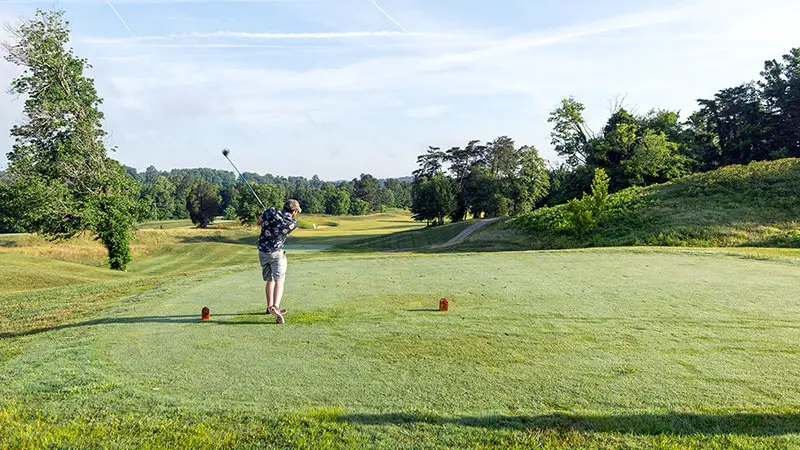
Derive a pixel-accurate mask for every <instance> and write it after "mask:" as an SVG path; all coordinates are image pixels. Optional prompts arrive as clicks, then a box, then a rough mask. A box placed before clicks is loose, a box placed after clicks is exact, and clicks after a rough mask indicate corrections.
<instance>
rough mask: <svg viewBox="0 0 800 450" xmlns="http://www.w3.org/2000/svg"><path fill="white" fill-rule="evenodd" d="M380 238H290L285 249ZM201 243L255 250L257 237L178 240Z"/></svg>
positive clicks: (202, 237) (332, 236)
mask: <svg viewBox="0 0 800 450" xmlns="http://www.w3.org/2000/svg"><path fill="white" fill-rule="evenodd" d="M380 236H386V234H381V233H375V234H352V235H347V234H343V235H329V236H326V235H319V236H290V237H289V238H288V239H287V240H286V246H287V248H291V247H292V246H295V245H302V246H306V245H344V244H348V243H351V242H355V241H361V240H362V239H373V238H376V237H380ZM203 242H219V243H223V244H236V245H245V246H248V247H253V248H256V244H257V243H258V235H254V236H241V237H233V236H225V235H219V236H216V235H213V236H212V235H209V236H184V237H182V238H180V239H179V240H178V243H180V244H197V243H203Z"/></svg>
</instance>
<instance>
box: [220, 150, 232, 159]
mask: <svg viewBox="0 0 800 450" xmlns="http://www.w3.org/2000/svg"><path fill="white" fill-rule="evenodd" d="M230 152H231V151H230V150H228V149H227V148H226V149H223V150H222V156H224V157H226V158H227V157H228V154H229V153H230Z"/></svg>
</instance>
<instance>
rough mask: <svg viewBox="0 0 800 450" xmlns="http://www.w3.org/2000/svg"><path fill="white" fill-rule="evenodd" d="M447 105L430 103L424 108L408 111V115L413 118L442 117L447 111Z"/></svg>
mask: <svg viewBox="0 0 800 450" xmlns="http://www.w3.org/2000/svg"><path fill="white" fill-rule="evenodd" d="M447 110H448V108H447V106H445V105H430V106H424V107H422V108H414V109H409V110H408V111H406V116H408V117H410V118H412V119H435V118H437V117H442V116H443V115H445V114H446V113H447Z"/></svg>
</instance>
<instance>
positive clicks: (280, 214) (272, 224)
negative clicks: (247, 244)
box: [258, 208, 297, 253]
mask: <svg viewBox="0 0 800 450" xmlns="http://www.w3.org/2000/svg"><path fill="white" fill-rule="evenodd" d="M261 218H262V219H264V223H262V224H261V236H259V237H258V249H259V250H261V251H262V252H264V253H274V252H277V251H278V250H282V249H283V244H284V243H285V242H286V237H287V236H289V233H291V232H292V231H294V229H295V228H297V220H295V218H294V217H292V214H291V213H289V212H287V211H284V210H283V209H281V210H276V209H275V208H270V209H268V210H266V211H264V214H263V215H262V216H261Z"/></svg>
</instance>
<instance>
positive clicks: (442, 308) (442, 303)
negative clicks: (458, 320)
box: [439, 298, 449, 311]
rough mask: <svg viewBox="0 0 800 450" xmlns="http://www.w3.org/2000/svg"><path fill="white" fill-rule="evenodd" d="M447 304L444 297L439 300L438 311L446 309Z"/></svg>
mask: <svg viewBox="0 0 800 450" xmlns="http://www.w3.org/2000/svg"><path fill="white" fill-rule="evenodd" d="M448 306H449V305H448V302H447V299H446V298H443V299H441V300H439V311H447V309H448Z"/></svg>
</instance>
